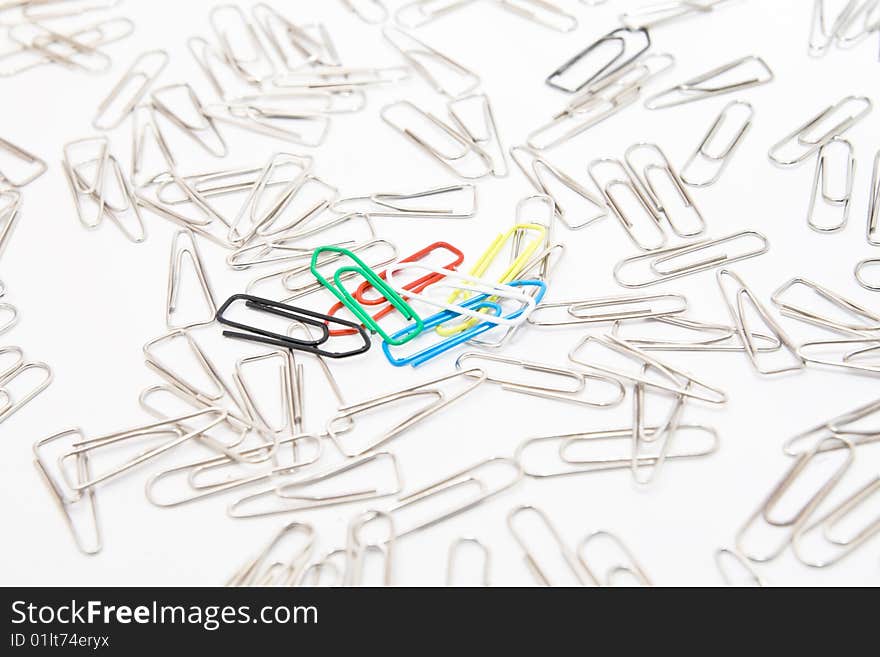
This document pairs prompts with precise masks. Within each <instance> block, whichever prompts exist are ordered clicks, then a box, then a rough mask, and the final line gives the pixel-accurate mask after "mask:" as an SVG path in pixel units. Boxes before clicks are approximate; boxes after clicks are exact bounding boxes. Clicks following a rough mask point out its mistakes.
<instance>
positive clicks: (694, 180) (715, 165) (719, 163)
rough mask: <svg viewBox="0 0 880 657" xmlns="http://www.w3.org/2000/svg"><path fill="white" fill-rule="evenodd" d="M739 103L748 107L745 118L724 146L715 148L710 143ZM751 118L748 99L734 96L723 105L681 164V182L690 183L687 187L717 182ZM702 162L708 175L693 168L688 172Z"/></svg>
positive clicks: (748, 128)
mask: <svg viewBox="0 0 880 657" xmlns="http://www.w3.org/2000/svg"><path fill="white" fill-rule="evenodd" d="M738 107H744V108H746V109H747V111H748V114H747V115H746V117H745V120H744V121H743V122H742V125H741V126H740V128H739V129H738V130H737V131H736V132H735V133H734V135H733V137H731V138H730V141H728V142H727V144H725V145H724V147H723V148H721V149H719V150H717V151H716V150H714V149H713V146H714V145H715V141H714V140H715V138H716V136H717V135H718V133H719V132H720V131H721V129H722V128H723V127H724V125H725V124H726V123H727V122H728V121H730V120H731V119H730V115H731V114H732V113H733V112H734V111H735V108H738ZM754 118H755V108H754V107H753V106H752V104H751V103H747V102H745V101H743V100H734V101H731V102H730V103H728V104H727V105H725V106H724V108H723V109H722V110H721V113H720V114H719V115H718V118H716V119H715V122H714V123H712V126H711V127H710V128H709V131H708V132H707V133H706V135H705V136H704V137H703V140H702V141H701V142H700V145H699V146H697V149H696V150H695V151H694V152H693V154H691V156H690V157H689V158H688V159H687V161H686V162H685V163H684V166H683V167H681V171H680V174H681V179H682V181H683V182H684V184H685V185H689V186H690V187H709V186H711V185H714V184H715V183H716V182H718V180H719V179H720V178H721V174H723V173H724V170H725V169H726V168H727V165H728V164H730V160H731V158H732V157H733V154H734V152H735V151H736V150H737V149H738V148H739V146H740V144H742V142H743V140H744V139H745V137H746V135H747V134H748V132H749V130H750V129H751V127H752V122H753V119H754ZM701 164H702V165H703V168H704V169H708V170H709V172H710V173H709V175H708V176H707V177H697V174H696V172H694V173H691V171H692V170H693V169H699V168H700V165H701Z"/></svg>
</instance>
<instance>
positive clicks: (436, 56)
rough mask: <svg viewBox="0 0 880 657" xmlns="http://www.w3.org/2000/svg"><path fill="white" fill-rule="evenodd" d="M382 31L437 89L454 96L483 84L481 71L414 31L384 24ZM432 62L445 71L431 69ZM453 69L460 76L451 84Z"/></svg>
mask: <svg viewBox="0 0 880 657" xmlns="http://www.w3.org/2000/svg"><path fill="white" fill-rule="evenodd" d="M382 35H383V36H384V37H385V40H386V41H387V42H388V43H390V44H391V45H392V46H394V48H396V49H397V50H398V52H400V54H401V55H402V56H403V58H404V59H405V60H406V61H407V63H408V64H409V65H410V66H412V67H413V69H415V71H416V72H417V73H418V74H419V75H420V76H422V78H423V79H424V80H425V82H427V83H428V84H429V85H430V86H431V88H432V89H433V90H434V91H436V92H437V93H439V94H441V95H443V96H446V97H448V98H452V99H455V98H462V97H464V96H467V95H468V94H471V93H473V92H474V91H475V90H476V89H477V88H478V87H479V86H480V84H481V80H480V76H479V75H477V74H476V73H474V72H473V71H471V70H470V69H469V68H467V67H466V66H464V65H463V64H460V63H459V62H457V61H455V60H454V59H452V58H451V57H449V56H448V55H446V54H444V53H442V52H440V51H439V50H437V49H436V48H433V47H431V46H429V45H428V44H427V43H425V42H424V41H421V40H420V39H417V38H416V37H414V36H413V35H411V34H408V33H407V32H404V31H403V30H401V29H399V28H396V27H385V28H383V30H382ZM432 65H433V66H434V67H439V68H436V70H437V71H438V73H439V72H440V71H443V73H445V75H443V74H441V75H437V74H435V73H434V72H432V68H431V66H432ZM450 73H451V74H454V75H456V76H459V77H460V83H459V84H456V85H454V86H452V85H450V84H448V83H447V82H445V79H446V77H447V76H448V75H449V74H450Z"/></svg>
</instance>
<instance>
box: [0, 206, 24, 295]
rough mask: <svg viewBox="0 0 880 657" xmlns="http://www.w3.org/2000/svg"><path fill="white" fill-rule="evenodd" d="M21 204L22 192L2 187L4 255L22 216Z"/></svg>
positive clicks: (1, 243) (0, 230)
mask: <svg viewBox="0 0 880 657" xmlns="http://www.w3.org/2000/svg"><path fill="white" fill-rule="evenodd" d="M21 204H22V199H21V192H18V191H16V190H14V189H0V256H2V255H3V251H4V250H5V249H6V245H7V243H8V242H9V239H10V237H11V236H12V232H13V230H14V229H15V225H16V224H17V223H18V219H19V217H20V216H21ZM0 296H3V295H2V294H0Z"/></svg>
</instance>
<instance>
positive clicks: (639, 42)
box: [545, 27, 651, 94]
mask: <svg viewBox="0 0 880 657" xmlns="http://www.w3.org/2000/svg"><path fill="white" fill-rule="evenodd" d="M631 43H634V44H635V45H631ZM609 45H611V46H613V52H612V53H611V55H610V56H609V57H608V58H607V61H606V60H604V59H603V60H600V63H599V65H598V66H597V67H596V69H595V70H594V71H592V70H591V72H590V74H589V75H588V76H587V77H586V78H585V79H583V80H580V81H578V82H575V83H572V84H565V83H564V81H563V78H564V76H565V74H566V73H568V72H569V71H571V70H572V69H574V68H575V67H577V66H578V65H579V64H580V63H581V62H582V61H583V60H585V59H586V58H588V57H590V56H591V55H593V53H597V52H598V53H600V54H601V51H602V50H607V49H608V46H609ZM650 47H651V36H650V35H649V34H648V30H645V29H642V28H636V29H630V28H626V27H622V28H618V29H616V30H612V31H611V32H609V33H608V34H606V35H605V36H603V37H600V38H599V39H597V40H596V41H595V42H593V43H592V44H590V45H589V46H587V47H586V48H585V49H584V50H582V51H581V52H579V53H578V54H576V55H575V56H574V57H572V58H571V59H569V60H568V61H566V62H564V63H563V64H562V65H561V66H560V67H559V68H557V69H556V70H555V71H553V72H552V73H551V74H550V75H548V76H547V79H546V80H545V82H546V83H547V84H548V85H549V86H551V87H553V88H554V89H558V90H559V91H564V92H565V93H569V94H573V93H577V92H579V91H581V90H582V89H584V87H586V86H588V85H590V84H592V83H594V82H598V81H601V80H603V79H604V78H607V77H609V76H612V75H614V74H615V73H617V72H618V71H620V70H621V69H623V68H625V67H626V66H628V65H629V64H632V63H633V62H634V61H636V60H637V59H638V58H639V57H641V56H642V55H643V54H644V53H645V52H647V50H648V49H649V48H650ZM630 49H632V50H631V51H630Z"/></svg>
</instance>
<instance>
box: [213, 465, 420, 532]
mask: <svg viewBox="0 0 880 657" xmlns="http://www.w3.org/2000/svg"><path fill="white" fill-rule="evenodd" d="M384 462H387V463H388V464H389V465H390V472H391V478H390V482H385V485H381V484H382V483H383V482H382V481H381V480H380V479H379V478H378V477H375V476H374V477H372V478H371V482H372V483H370V484H366V487H362V488H355V489H354V490H343V491H333V492H327V493H318V492H316V493H309V489H310V487H315V488H318V487H319V486H320V484H326V483H327V482H331V483H332V482H334V480H335V479H336V478H337V477H341V476H342V475H345V474H346V473H351V472H354V471H357V470H358V469H360V468H364V467H367V466H369V465H371V464H374V463H384ZM362 486H363V484H362ZM402 488H403V483H402V479H401V473H400V468H399V466H398V464H397V457H395V456H394V454H391V453H389V452H376V453H374V454H370V455H368V456H364V457H362V458H357V459H348V460H346V461H343V462H342V463H341V464H339V465H335V466H333V467H332V468H329V469H327V470H324V471H322V472H320V473H317V474H312V475H308V476H305V477H300V478H297V479H294V480H293V481H289V482H285V481H278V482H277V484H276V485H275V486H273V487H272V488H268V489H266V490H263V491H260V492H258V493H253V494H251V495H247V496H245V497H242V498H241V499H239V500H237V501H235V502H233V503H232V504H231V505H230V506H229V507H228V509H227V512H228V514H229V515H230V516H231V517H233V518H259V517H263V516H271V515H278V514H282V513H292V512H295V511H296V512H302V511H310V510H312V509H320V508H324V507H328V506H335V505H339V504H350V503H352V502H363V501H366V500H375V499H379V498H382V497H388V496H391V495H397V494H398V493H399V492H400V491H401V490H402ZM265 497H270V498H272V499H275V500H277V501H279V502H280V505H279V506H276V507H274V508H271V507H270V508H264V509H257V510H253V511H248V510H247V509H246V508H245V509H243V508H242V507H247V506H248V505H249V504H252V503H253V502H254V501H255V500H259V499H262V498H265Z"/></svg>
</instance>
